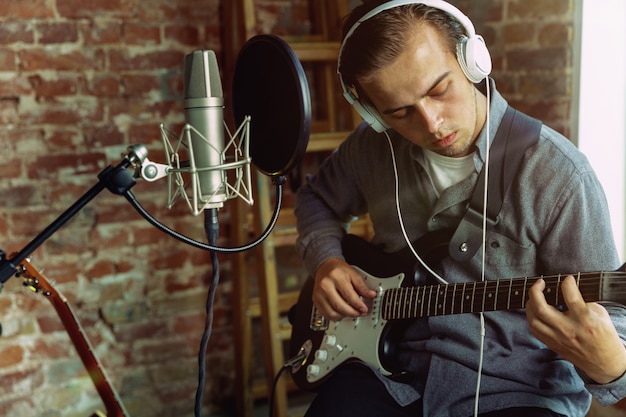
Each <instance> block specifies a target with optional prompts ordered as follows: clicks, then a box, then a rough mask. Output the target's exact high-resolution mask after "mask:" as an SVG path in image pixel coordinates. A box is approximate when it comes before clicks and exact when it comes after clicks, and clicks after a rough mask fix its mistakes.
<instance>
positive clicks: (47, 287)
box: [18, 259, 129, 417]
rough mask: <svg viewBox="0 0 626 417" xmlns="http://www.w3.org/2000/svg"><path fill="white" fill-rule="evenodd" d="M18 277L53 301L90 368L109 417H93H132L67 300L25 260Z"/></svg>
mask: <svg viewBox="0 0 626 417" xmlns="http://www.w3.org/2000/svg"><path fill="white" fill-rule="evenodd" d="M18 276H20V277H21V278H23V279H24V285H25V286H27V287H29V288H30V289H31V290H33V291H34V292H37V293H42V294H43V295H44V296H46V297H47V298H48V300H50V303H51V304H52V306H53V307H54V309H55V310H56V312H57V314H58V316H59V318H60V319H61V321H62V322H63V326H64V327H65V330H66V331H67V333H68V335H69V336H70V339H71V340H72V343H73V344H74V347H75V348H76V350H77V352H78V355H79V356H80V359H81V360H82V362H83V365H85V368H86V369H87V373H88V374H89V377H90V378H91V380H92V381H93V384H94V386H95V387H96V390H97V391H98V394H100V398H101V399H102V402H103V403H104V406H105V408H106V412H107V414H106V415H105V414H103V413H102V412H101V411H95V412H94V414H92V415H91V416H90V417H129V415H128V413H127V412H126V410H125V409H124V405H123V404H122V402H121V400H120V398H119V395H118V394H117V392H116V391H115V389H114V388H113V386H112V385H111V384H110V383H109V381H108V379H107V376H106V374H105V372H104V368H103V367H102V365H101V364H100V361H98V358H97V357H96V355H95V353H94V350H93V348H92V347H91V344H90V343H89V340H88V339H87V336H86V335H85V332H84V331H83V328H82V327H81V325H80V322H79V321H78V318H77V317H76V315H75V314H74V312H73V311H72V308H71V307H70V305H69V303H68V302H67V299H66V298H65V297H64V296H63V295H61V294H60V293H59V292H58V291H57V290H55V289H54V287H53V286H52V285H51V284H50V283H49V282H48V280H46V278H45V277H44V276H43V275H42V274H41V273H40V272H39V271H38V270H37V269H36V268H35V267H34V266H33V265H32V264H31V263H30V261H29V260H28V259H26V260H24V261H22V262H21V263H20V264H19V266H18Z"/></svg>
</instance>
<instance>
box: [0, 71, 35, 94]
mask: <svg viewBox="0 0 626 417" xmlns="http://www.w3.org/2000/svg"><path fill="white" fill-rule="evenodd" d="M30 93H31V85H30V83H29V82H28V79H27V78H26V77H23V76H20V75H18V76H15V77H13V78H11V79H9V80H4V81H0V97H15V96H22V95H28V94H30Z"/></svg>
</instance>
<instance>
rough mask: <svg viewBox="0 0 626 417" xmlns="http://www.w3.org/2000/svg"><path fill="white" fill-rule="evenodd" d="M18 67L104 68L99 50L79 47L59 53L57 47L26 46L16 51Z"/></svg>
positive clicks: (31, 68) (42, 68) (36, 68)
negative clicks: (26, 47)
mask: <svg viewBox="0 0 626 417" xmlns="http://www.w3.org/2000/svg"><path fill="white" fill-rule="evenodd" d="M18 56H19V60H20V68H21V69H22V70H24V71H37V70H60V71H62V70H74V71H85V70H99V69H103V68H104V53H103V52H102V51H100V50H92V49H81V50H78V49H77V50H75V51H71V52H65V53H60V52H59V50H57V49H43V48H28V49H23V50H20V51H19V52H18Z"/></svg>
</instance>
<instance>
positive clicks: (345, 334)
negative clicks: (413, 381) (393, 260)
mask: <svg viewBox="0 0 626 417" xmlns="http://www.w3.org/2000/svg"><path fill="white" fill-rule="evenodd" d="M355 269H356V270H357V271H358V272H360V273H361V274H362V276H363V279H364V282H365V284H366V285H367V286H368V288H370V289H372V290H374V291H376V297H374V298H373V299H367V300H364V301H365V302H366V304H367V305H368V313H367V315H365V316H361V317H357V318H352V317H348V318H344V319H343V320H340V321H332V320H330V321H328V326H327V329H326V330H322V331H323V336H322V337H321V342H320V343H319V345H317V347H316V348H315V350H314V352H313V361H312V362H311V363H310V364H309V365H308V366H307V367H306V380H307V382H308V383H309V384H313V385H315V384H316V383H318V382H320V381H321V380H323V379H325V378H326V377H327V376H328V375H329V374H330V373H331V372H332V371H333V370H334V369H335V368H337V366H339V365H341V364H342V363H344V362H346V361H347V360H360V361H362V362H365V363H368V364H370V365H371V366H373V367H375V368H377V369H378V370H379V371H380V372H381V373H382V374H383V375H389V374H390V373H391V372H390V371H389V370H387V369H386V368H385V366H384V365H383V363H381V361H380V359H379V358H380V357H381V355H380V354H379V353H380V352H379V349H380V346H381V336H382V334H383V330H384V327H385V325H386V324H387V321H386V320H384V319H383V318H382V315H381V311H380V310H381V308H380V306H381V301H382V296H383V294H384V293H385V290H387V289H389V288H397V287H399V286H400V285H401V283H402V281H403V280H404V277H405V275H404V274H398V275H395V276H392V277H389V278H377V277H374V276H372V275H369V274H367V273H366V272H364V271H363V270H361V269H359V268H358V267H355ZM313 310H315V309H314V308H313ZM311 330H313V329H311Z"/></svg>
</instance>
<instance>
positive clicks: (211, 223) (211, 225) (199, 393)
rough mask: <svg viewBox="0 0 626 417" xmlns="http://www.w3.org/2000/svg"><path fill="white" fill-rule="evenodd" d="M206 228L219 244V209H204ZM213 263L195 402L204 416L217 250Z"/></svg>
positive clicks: (208, 235)
mask: <svg viewBox="0 0 626 417" xmlns="http://www.w3.org/2000/svg"><path fill="white" fill-rule="evenodd" d="M204 229H205V231H206V235H207V239H208V241H209V244H211V245H215V244H217V239H218V237H219V221H218V217H217V209H210V210H205V211H204ZM211 263H212V265H213V279H212V281H211V287H210V288H209V293H208V296H207V300H206V319H205V325H204V333H203V334H202V340H201V342H200V350H199V351H198V388H197V389H196V403H195V408H194V412H195V416H196V417H201V416H202V397H203V394H204V386H205V379H206V351H207V346H208V344H209V339H210V338H211V331H212V327H213V302H214V300H215V290H216V289H217V284H218V283H219V276H220V271H219V261H218V259H217V252H215V251H211Z"/></svg>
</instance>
